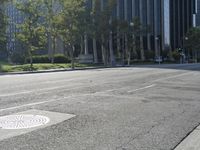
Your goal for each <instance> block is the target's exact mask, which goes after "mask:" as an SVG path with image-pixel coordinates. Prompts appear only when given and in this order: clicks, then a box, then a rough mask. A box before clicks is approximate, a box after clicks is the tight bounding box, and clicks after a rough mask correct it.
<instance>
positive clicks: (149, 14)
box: [147, 0, 151, 50]
mask: <svg viewBox="0 0 200 150" xmlns="http://www.w3.org/2000/svg"><path fill="white" fill-rule="evenodd" d="M150 5H151V1H150V0H147V26H148V27H150V26H151V8H150ZM147 49H148V50H151V33H150V32H149V31H148V33H147Z"/></svg>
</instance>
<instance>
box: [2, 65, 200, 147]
mask: <svg viewBox="0 0 200 150" xmlns="http://www.w3.org/2000/svg"><path fill="white" fill-rule="evenodd" d="M30 109H37V110H44V111H49V112H58V113H64V114H73V115H75V117H74V118H71V119H69V120H65V121H62V122H60V123H57V124H53V125H51V126H48V127H45V128H42V127H41V128H40V129H37V130H33V131H31V132H28V133H26V134H22V135H19V136H13V137H10V138H8V139H4V140H1V141H0V150H171V149H173V148H174V147H175V146H176V145H177V144H178V143H179V142H180V141H181V140H183V138H184V137H186V136H187V135H188V133H190V132H191V131H192V130H193V129H194V128H195V127H196V126H198V125H199V124H200V64H194V65H163V66H160V67H159V66H142V67H140V66H138V67H131V68H113V69H97V70H84V71H72V72H59V73H42V74H27V75H6V76H0V116H5V115H10V114H14V113H18V112H23V111H27V110H30ZM0 130H2V129H0Z"/></svg>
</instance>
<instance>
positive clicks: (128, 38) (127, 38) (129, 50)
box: [114, 17, 146, 65]
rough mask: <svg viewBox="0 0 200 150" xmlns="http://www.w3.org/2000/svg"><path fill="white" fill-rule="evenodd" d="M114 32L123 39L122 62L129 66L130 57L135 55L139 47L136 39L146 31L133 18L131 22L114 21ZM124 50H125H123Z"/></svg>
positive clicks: (135, 18) (136, 18)
mask: <svg viewBox="0 0 200 150" xmlns="http://www.w3.org/2000/svg"><path fill="white" fill-rule="evenodd" d="M114 26H116V28H115V32H116V33H117V35H118V36H119V37H117V38H119V39H120V38H121V39H123V41H124V42H123V43H124V45H123V46H122V48H123V49H122V62H123V64H124V62H125V60H126V61H127V64H128V65H130V61H131V56H132V55H133V54H134V55H136V53H137V52H136V48H137V47H139V42H138V40H137V37H139V36H140V35H141V34H143V33H144V32H146V29H145V28H144V27H143V26H142V24H141V23H140V20H139V18H138V17H134V18H133V19H132V21H131V22H129V21H125V20H115V25H114ZM124 48H125V50H124Z"/></svg>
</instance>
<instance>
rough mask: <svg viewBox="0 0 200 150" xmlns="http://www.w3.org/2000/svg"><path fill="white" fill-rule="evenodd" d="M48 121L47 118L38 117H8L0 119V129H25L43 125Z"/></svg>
mask: <svg viewBox="0 0 200 150" xmlns="http://www.w3.org/2000/svg"><path fill="white" fill-rule="evenodd" d="M49 121H50V119H49V118H48V117H45V116H40V115H10V116H4V117H0V128H2V129H11V130H12V129H27V128H34V127H38V126H42V125H45V124H47V123H48V122H49Z"/></svg>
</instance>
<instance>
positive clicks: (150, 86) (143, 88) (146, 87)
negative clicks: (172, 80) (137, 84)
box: [128, 84, 156, 93]
mask: <svg viewBox="0 0 200 150" xmlns="http://www.w3.org/2000/svg"><path fill="white" fill-rule="evenodd" d="M155 86H156V84H152V85H149V86H145V87H142V88H138V89H135V90H130V91H128V93H133V92H137V91H141V90H145V89H149V88H152V87H155Z"/></svg>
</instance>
